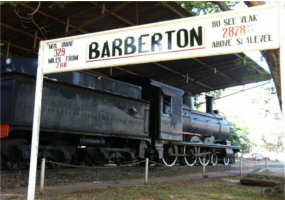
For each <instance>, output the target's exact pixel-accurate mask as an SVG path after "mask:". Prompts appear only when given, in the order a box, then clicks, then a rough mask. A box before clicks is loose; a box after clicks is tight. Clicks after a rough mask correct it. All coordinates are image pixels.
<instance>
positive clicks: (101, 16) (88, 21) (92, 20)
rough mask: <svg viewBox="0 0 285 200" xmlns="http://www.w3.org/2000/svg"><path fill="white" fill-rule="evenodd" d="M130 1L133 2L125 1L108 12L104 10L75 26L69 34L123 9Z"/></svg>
mask: <svg viewBox="0 0 285 200" xmlns="http://www.w3.org/2000/svg"><path fill="white" fill-rule="evenodd" d="M130 3H132V2H131V1H128V2H124V3H122V4H120V5H119V6H117V7H115V8H113V9H111V10H109V11H108V12H104V13H103V14H101V15H99V16H98V17H95V18H93V19H90V20H87V21H86V22H85V23H84V24H82V25H80V26H78V27H75V28H73V29H72V30H71V31H69V32H68V34H71V33H74V32H75V31H78V30H80V29H82V28H83V27H86V26H88V25H90V24H92V23H94V22H95V21H97V20H99V19H101V18H103V17H105V16H107V15H109V14H110V13H113V12H115V11H118V10H121V9H122V8H124V7H125V6H126V5H128V4H130Z"/></svg>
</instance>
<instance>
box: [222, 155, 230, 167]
mask: <svg viewBox="0 0 285 200" xmlns="http://www.w3.org/2000/svg"><path fill="white" fill-rule="evenodd" d="M229 163H230V158H226V157H225V158H224V159H223V164H224V165H229Z"/></svg>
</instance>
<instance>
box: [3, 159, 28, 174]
mask: <svg viewBox="0 0 285 200" xmlns="http://www.w3.org/2000/svg"><path fill="white" fill-rule="evenodd" d="M1 159H2V161H1V162H2V164H3V166H4V167H6V168H7V169H9V170H13V171H19V170H22V169H25V167H26V162H23V161H20V162H18V161H11V160H8V159H6V158H5V157H4V156H2V157H1Z"/></svg>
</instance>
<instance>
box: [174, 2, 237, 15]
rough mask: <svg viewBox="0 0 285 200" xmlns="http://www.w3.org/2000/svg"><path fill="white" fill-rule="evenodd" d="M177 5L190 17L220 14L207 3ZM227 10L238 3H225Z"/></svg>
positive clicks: (214, 7)
mask: <svg viewBox="0 0 285 200" xmlns="http://www.w3.org/2000/svg"><path fill="white" fill-rule="evenodd" d="M176 3H177V4H179V5H181V7H183V8H185V9H186V10H187V11H188V12H190V13H191V14H192V15H197V16H198V15H206V14H211V13H218V12H221V9H220V7H219V6H218V5H217V4H215V3H212V2H209V1H176ZM225 3H226V5H227V6H228V8H232V7H233V6H235V5H236V4H238V3H239V2H238V1H225Z"/></svg>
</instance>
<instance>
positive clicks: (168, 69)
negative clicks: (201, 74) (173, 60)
mask: <svg viewBox="0 0 285 200" xmlns="http://www.w3.org/2000/svg"><path fill="white" fill-rule="evenodd" d="M153 64H155V65H156V66H158V67H160V68H163V69H165V70H167V71H170V72H172V73H174V74H177V75H179V76H181V77H183V78H185V79H188V80H190V81H193V82H195V83H197V84H199V85H202V86H203V87H206V88H208V89H210V90H213V89H214V88H212V87H210V86H208V85H206V84H204V83H202V82H200V81H195V79H193V78H191V77H189V76H188V77H187V76H186V75H184V74H182V73H180V72H178V71H175V70H173V69H171V68H169V67H167V66H165V65H162V64H160V63H153Z"/></svg>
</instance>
